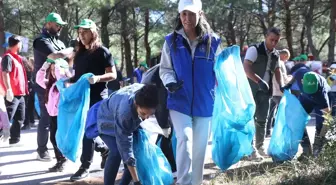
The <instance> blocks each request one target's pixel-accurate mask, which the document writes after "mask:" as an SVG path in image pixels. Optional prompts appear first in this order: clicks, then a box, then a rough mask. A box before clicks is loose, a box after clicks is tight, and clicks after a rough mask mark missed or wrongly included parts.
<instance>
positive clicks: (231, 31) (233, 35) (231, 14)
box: [228, 9, 237, 45]
mask: <svg viewBox="0 0 336 185" xmlns="http://www.w3.org/2000/svg"><path fill="white" fill-rule="evenodd" d="M233 22H234V10H233V9H231V10H230V12H229V16H228V31H229V33H228V34H229V35H228V38H229V40H230V41H228V42H230V44H228V45H236V44H237V42H236V32H235V29H234V24H233Z"/></svg>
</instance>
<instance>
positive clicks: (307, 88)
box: [303, 72, 318, 94]
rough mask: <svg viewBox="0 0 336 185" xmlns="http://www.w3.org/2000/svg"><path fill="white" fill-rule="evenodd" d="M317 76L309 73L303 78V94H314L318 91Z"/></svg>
mask: <svg viewBox="0 0 336 185" xmlns="http://www.w3.org/2000/svg"><path fill="white" fill-rule="evenodd" d="M316 75H317V74H315V73H314V72H308V73H306V74H305V75H304V76H303V92H304V93H307V94H314V93H316V91H317V90H318V81H317V76H316Z"/></svg>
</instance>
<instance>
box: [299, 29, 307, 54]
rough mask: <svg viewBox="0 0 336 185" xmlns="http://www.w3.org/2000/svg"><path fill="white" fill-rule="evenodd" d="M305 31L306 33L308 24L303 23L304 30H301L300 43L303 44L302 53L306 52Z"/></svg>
mask: <svg viewBox="0 0 336 185" xmlns="http://www.w3.org/2000/svg"><path fill="white" fill-rule="evenodd" d="M305 33H306V26H305V25H303V26H302V30H301V37H300V45H301V52H300V53H304V52H305V45H306V44H305V41H304V39H305Z"/></svg>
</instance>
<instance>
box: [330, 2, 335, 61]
mask: <svg viewBox="0 0 336 185" xmlns="http://www.w3.org/2000/svg"><path fill="white" fill-rule="evenodd" d="M331 5H332V8H331V11H330V28H329V35H330V39H329V42H328V48H329V52H328V64H329V65H331V64H332V63H333V62H334V60H335V36H336V35H335V18H336V17H335V16H336V13H335V12H336V1H335V0H331Z"/></svg>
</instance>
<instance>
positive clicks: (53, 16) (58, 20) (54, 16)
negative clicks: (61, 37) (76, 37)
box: [45, 13, 68, 25]
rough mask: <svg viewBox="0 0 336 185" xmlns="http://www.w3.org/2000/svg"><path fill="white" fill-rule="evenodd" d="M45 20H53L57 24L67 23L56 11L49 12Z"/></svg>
mask: <svg viewBox="0 0 336 185" xmlns="http://www.w3.org/2000/svg"><path fill="white" fill-rule="evenodd" d="M45 22H46V23H47V22H55V23H57V24H59V25H66V24H68V23H66V22H64V21H63V20H62V18H61V16H60V15H59V14H58V13H50V14H49V15H48V16H47V17H46V19H45Z"/></svg>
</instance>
